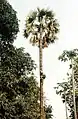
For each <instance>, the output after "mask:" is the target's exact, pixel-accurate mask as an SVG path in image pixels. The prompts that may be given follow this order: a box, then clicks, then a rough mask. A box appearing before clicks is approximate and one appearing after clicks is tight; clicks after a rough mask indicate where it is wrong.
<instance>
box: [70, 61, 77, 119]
mask: <svg viewBox="0 0 78 119" xmlns="http://www.w3.org/2000/svg"><path fill="white" fill-rule="evenodd" d="M71 64H72V85H73V104H74V118H75V119H77V114H76V101H75V79H74V69H73V59H71Z"/></svg>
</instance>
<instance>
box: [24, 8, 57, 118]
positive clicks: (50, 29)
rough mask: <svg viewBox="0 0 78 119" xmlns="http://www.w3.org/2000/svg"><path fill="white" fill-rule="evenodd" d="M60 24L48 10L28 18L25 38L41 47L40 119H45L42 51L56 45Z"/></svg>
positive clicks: (40, 10) (32, 14)
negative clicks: (52, 44)
mask: <svg viewBox="0 0 78 119" xmlns="http://www.w3.org/2000/svg"><path fill="white" fill-rule="evenodd" d="M58 28H59V24H58V23H57V20H56V19H54V13H53V12H52V11H50V10H48V9H39V8H37V10H35V11H32V12H31V13H30V14H29V15H28V16H27V18H26V24H25V30H24V36H25V37H26V38H28V37H29V39H30V42H31V43H32V45H37V46H38V47H39V72H40V119H43V118H44V117H43V115H44V114H43V112H44V109H43V79H44V78H45V77H44V75H43V66H42V57H43V54H42V49H43V48H45V47H48V45H49V44H50V43H54V42H55V40H56V39H57V37H56V34H57V33H58V31H59V29H58Z"/></svg>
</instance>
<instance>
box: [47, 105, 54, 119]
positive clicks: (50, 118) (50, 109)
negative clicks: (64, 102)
mask: <svg viewBox="0 0 78 119" xmlns="http://www.w3.org/2000/svg"><path fill="white" fill-rule="evenodd" d="M52 111H53V109H52V106H51V105H48V106H47V105H45V115H46V119H53V114H52Z"/></svg>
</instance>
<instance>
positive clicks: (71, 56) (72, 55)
mask: <svg viewBox="0 0 78 119" xmlns="http://www.w3.org/2000/svg"><path fill="white" fill-rule="evenodd" d="M77 56H78V50H77V49H74V50H73V51H64V52H63V54H62V55H61V56H59V59H60V60H61V61H67V60H70V61H71V63H70V68H71V69H72V73H71V75H70V77H69V78H68V80H69V79H70V82H69V81H68V82H67V83H68V84H66V85H67V88H68V89H67V88H66V87H65V85H64V82H63V83H59V84H60V85H59V86H60V87H62V88H63V86H62V85H64V90H67V93H68V94H69V95H70V94H71V93H69V92H71V90H72V94H73V95H70V96H69V97H71V98H69V99H71V102H72V101H73V105H74V108H73V109H74V118H75V119H76V118H77V115H76V100H75V99H76V96H75V88H76V85H75V82H76V81H77V79H76V74H77V66H76V64H77V63H76V60H77ZM74 72H76V74H75V73H74ZM71 82H72V83H71ZM65 88H66V89H65ZM71 88H72V89H71ZM64 90H63V94H64ZM69 90H70V91H69ZM59 92H60V93H62V90H60V91H59ZM72 97H73V98H72ZM69 104H70V103H69ZM69 107H70V108H71V105H69Z"/></svg>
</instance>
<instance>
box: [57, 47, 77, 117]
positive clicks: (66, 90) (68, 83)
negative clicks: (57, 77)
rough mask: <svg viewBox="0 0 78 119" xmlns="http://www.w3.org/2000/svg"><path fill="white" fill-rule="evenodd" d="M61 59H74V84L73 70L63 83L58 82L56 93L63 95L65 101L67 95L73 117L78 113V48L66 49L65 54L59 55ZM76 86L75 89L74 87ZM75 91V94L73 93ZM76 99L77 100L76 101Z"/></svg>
mask: <svg viewBox="0 0 78 119" xmlns="http://www.w3.org/2000/svg"><path fill="white" fill-rule="evenodd" d="M59 59H60V60H61V61H66V60H72V59H73V77H74V85H73V83H72V82H73V81H72V72H71V73H70V72H68V73H67V79H66V80H64V81H63V82H62V83H58V84H57V87H55V89H56V93H57V94H59V95H61V97H62V99H63V102H65V97H66V105H67V107H68V110H69V111H70V117H71V118H72V119H74V118H75V113H76V116H77V115H78V114H77V113H78V112H77V110H78V108H77V105H78V101H77V99H78V81H77V78H78V50H77V49H74V50H73V51H64V52H63V54H62V55H61V56H60V57H59ZM69 69H70V71H72V62H70V65H69ZM73 88H74V89H73ZM73 93H74V94H75V95H73ZM74 99H75V101H74ZM74 105H75V106H76V112H75V113H74V111H75V109H74V108H75V106H74Z"/></svg>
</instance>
